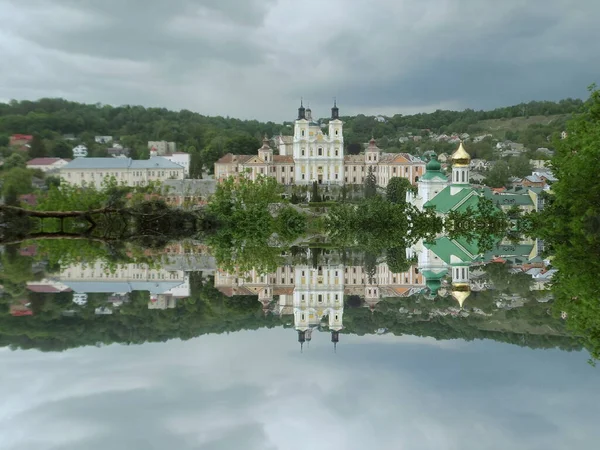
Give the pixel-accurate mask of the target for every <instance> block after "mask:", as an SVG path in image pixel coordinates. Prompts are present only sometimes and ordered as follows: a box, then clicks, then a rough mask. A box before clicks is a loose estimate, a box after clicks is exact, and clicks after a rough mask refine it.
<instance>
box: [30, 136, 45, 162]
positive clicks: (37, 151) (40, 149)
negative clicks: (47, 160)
mask: <svg viewBox="0 0 600 450" xmlns="http://www.w3.org/2000/svg"><path fill="white" fill-rule="evenodd" d="M29 145H30V147H29V157H30V158H43V157H44V156H48V152H47V150H46V144H44V141H43V140H42V138H41V137H40V136H39V135H38V134H34V135H33V139H32V140H31V142H30V143H29Z"/></svg>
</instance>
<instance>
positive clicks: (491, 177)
mask: <svg viewBox="0 0 600 450" xmlns="http://www.w3.org/2000/svg"><path fill="white" fill-rule="evenodd" d="M509 179H510V169H509V167H508V163H507V162H506V161H496V163H495V164H494V167H492V168H491V169H490V170H489V171H488V173H487V175H486V177H485V179H484V180H483V182H484V184H486V185H487V186H490V187H506V186H508V183H509Z"/></svg>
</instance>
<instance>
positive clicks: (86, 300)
mask: <svg viewBox="0 0 600 450" xmlns="http://www.w3.org/2000/svg"><path fill="white" fill-rule="evenodd" d="M522 250H523V251H522V253H523V254H527V255H529V256H527V258H529V259H526V258H525V257H520V258H521V259H519V258H513V259H512V260H511V259H510V258H508V257H505V259H504V260H503V262H502V263H501V265H495V266H489V267H488V266H485V265H481V264H479V263H477V264H473V265H471V266H464V265H461V266H460V267H461V271H460V273H457V274H455V273H454V272H452V271H449V270H448V271H447V272H443V273H442V269H443V268H444V261H443V259H444V257H447V258H450V255H451V254H452V253H448V252H446V253H443V252H442V250H439V249H438V250H436V251H438V254H439V255H440V257H439V258H438V259H437V260H436V259H435V256H436V255H435V254H433V253H432V254H430V255H429V256H430V257H428V258H426V259H423V258H421V257H419V258H420V259H419V260H418V262H415V264H414V266H410V268H409V269H408V270H407V271H406V272H403V273H393V272H392V271H391V270H390V268H389V267H388V266H387V265H386V264H385V263H382V262H380V260H377V259H373V261H374V263H370V264H371V266H370V267H368V264H365V263H364V261H361V259H360V258H355V259H354V260H352V261H345V262H344V263H341V262H340V261H339V258H337V257H336V256H335V255H332V254H322V255H321V256H320V257H319V258H315V259H314V260H313V261H312V262H310V258H305V259H306V260H304V261H300V262H298V261H296V262H295V263H289V262H288V263H286V264H284V265H281V266H279V267H278V268H277V270H276V271H274V272H272V273H270V274H261V273H258V272H257V273H250V274H245V275H243V276H241V275H239V276H236V275H232V274H230V273H227V272H225V271H223V270H220V269H219V268H217V267H215V266H214V260H211V259H210V258H208V257H206V255H205V256H203V257H202V258H198V257H194V258H191V259H190V258H189V257H185V258H177V257H173V256H168V258H167V259H169V258H170V260H169V261H164V260H163V262H162V263H160V264H158V263H155V266H154V267H153V268H152V267H149V266H147V265H144V264H145V263H140V262H139V261H137V262H128V263H124V264H121V265H117V266H116V269H115V267H113V268H107V269H106V270H105V268H104V267H103V265H102V264H103V263H100V262H98V261H92V260H90V261H86V262H84V263H73V262H72V263H69V264H60V263H58V264H57V263H56V262H53V261H52V259H51V258H50V259H48V258H47V257H46V256H44V253H43V246H40V247H36V246H35V245H30V246H25V247H21V248H20V249H18V251H14V249H13V250H12V251H7V252H6V253H5V254H4V255H3V259H2V263H3V270H4V271H5V273H10V274H11V276H10V279H8V278H6V277H5V278H4V281H3V282H4V295H3V296H2V305H3V310H2V314H1V315H0V343H1V344H2V347H0V398H1V403H0V419H1V420H0V449H2V450H4V449H6V450H28V449H35V450H45V449H48V450H51V449H52V450H55V449H57V450H58V449H60V450H70V449H73V450H75V449H77V450H79V449H92V450H93V449H98V450H100V449H103V450H104V449H111V450H119V449H123V450H125V449H127V450H130V449H140V450H145V449H261V450H263V449H278V450H296V449H298V450H300V449H306V448H312V449H331V448H332V447H335V448H342V449H360V450H364V449H366V448H368V449H393V448H398V449H435V450H439V449H457V450H458V449H461V450H464V449H473V450H481V449H494V450H495V449H498V450H506V449H523V450H531V449H540V450H541V449H544V450H548V449H596V448H598V442H599V441H600V427H598V425H597V419H598V417H600V404H599V402H598V398H600V383H599V382H600V375H599V372H598V369H596V368H593V367H591V366H590V365H589V364H588V363H587V360H588V353H587V352H585V351H582V350H581V348H582V346H581V344H579V343H578V342H577V341H576V340H575V339H573V338H572V337H571V336H570V335H569V334H568V332H567V331H566V329H565V328H564V324H563V321H562V319H561V318H560V317H558V316H557V315H556V314H555V315H554V316H552V314H551V308H552V299H551V296H550V297H549V294H548V292H547V291H544V290H543V289H542V288H543V287H544V286H543V281H544V280H543V276H544V273H545V272H543V271H544V270H546V269H547V268H542V269H541V270H542V273H538V272H536V271H534V272H529V273H528V275H527V276H524V275H523V274H524V273H525V272H526V271H529V270H530V266H532V265H533V266H535V265H536V264H537V266H540V267H543V264H542V263H539V261H540V259H539V257H537V256H535V257H532V255H534V253H532V249H531V248H529V247H527V248H524V249H522ZM40 255H42V256H41V257H40ZM444 255H445V256H444ZM305 256H306V255H305ZM28 258H29V259H28ZM336 258H337V259H336ZM446 265H447V264H446ZM533 266H532V267H533ZM537 266H536V267H537ZM465 267H468V269H466V270H467V272H466V274H465V273H464V272H463V271H462V269H463V268H465ZM448 268H451V267H448ZM538 268H539V267H538ZM368 273H371V274H372V275H368ZM21 274H22V276H21ZM533 275H535V276H537V278H536V281H534V279H533V278H532V276H533ZM371 276H372V277H374V278H370V277H371ZM465 276H466V278H465ZM453 277H459V279H458V281H460V283H458V282H457V279H455V278H453ZM528 277H529V278H532V280H531V281H529V278H528ZM465 280H466V281H465ZM466 284H468V285H470V289H471V290H472V292H470V295H469V296H468V298H466V300H465V297H464V295H463V296H462V297H461V296H460V295H458V294H456V292H454V291H455V290H456V289H455V288H456V287H457V286H458V287H461V289H464V288H465V285H466ZM303 295H304V296H305V300H306V303H305V304H302V301H304V300H302V296H303ZM311 296H312V297H311ZM459 300H460V301H459ZM417 335H419V336H421V337H419V336H417ZM473 339H475V340H473ZM126 344H128V345H126ZM567 350H568V351H567Z"/></svg>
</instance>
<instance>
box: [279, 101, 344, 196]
mask: <svg viewBox="0 0 600 450" xmlns="http://www.w3.org/2000/svg"><path fill="white" fill-rule="evenodd" d="M292 142H293V143H292V155H291V156H293V158H294V163H295V168H294V180H295V183H296V184H311V183H312V182H313V181H316V182H317V183H319V184H344V137H343V124H342V121H341V120H340V119H339V109H338V107H337V105H336V104H335V103H334V105H333V108H331V119H330V121H329V134H324V133H323V131H322V130H321V127H320V126H319V124H318V123H316V122H313V120H312V111H311V110H310V108H308V109H305V108H304V106H303V105H302V103H300V108H298V118H297V119H296V121H295V122H294V136H293V141H292ZM287 149H288V147H287V146H282V147H280V149H279V154H280V155H283V156H288V155H287V154H286V153H282V151H284V152H285V151H286V150H287Z"/></svg>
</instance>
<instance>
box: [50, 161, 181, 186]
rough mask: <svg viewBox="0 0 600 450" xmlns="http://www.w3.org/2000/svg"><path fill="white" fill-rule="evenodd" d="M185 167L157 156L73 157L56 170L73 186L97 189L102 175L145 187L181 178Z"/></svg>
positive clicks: (129, 184)
mask: <svg viewBox="0 0 600 450" xmlns="http://www.w3.org/2000/svg"><path fill="white" fill-rule="evenodd" d="M184 176H185V170H184V168H183V167H182V166H180V165H179V164H175V163H174V162H171V161H169V160H168V159H165V158H161V157H158V156H156V157H152V158H150V159H142V160H134V159H131V158H76V159H74V160H73V161H71V162H70V163H69V164H67V165H66V166H64V167H62V168H61V169H60V177H61V181H63V182H67V183H69V184H72V185H75V186H86V185H91V186H95V187H96V188H101V187H102V184H103V182H104V180H105V179H106V178H114V179H115V180H116V181H117V182H118V183H119V184H124V185H125V186H146V185H147V184H148V183H149V182H153V181H160V182H163V181H166V180H169V179H179V180H182V179H183V178H184Z"/></svg>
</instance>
